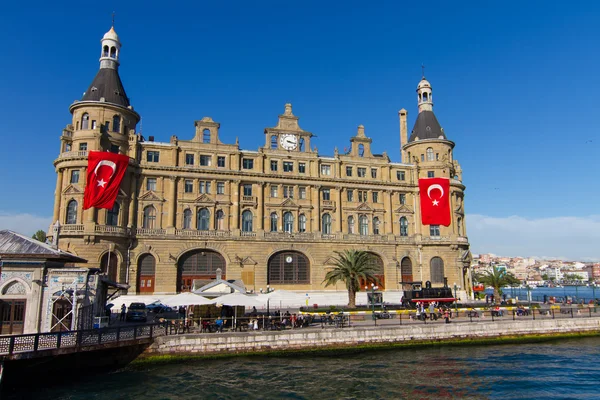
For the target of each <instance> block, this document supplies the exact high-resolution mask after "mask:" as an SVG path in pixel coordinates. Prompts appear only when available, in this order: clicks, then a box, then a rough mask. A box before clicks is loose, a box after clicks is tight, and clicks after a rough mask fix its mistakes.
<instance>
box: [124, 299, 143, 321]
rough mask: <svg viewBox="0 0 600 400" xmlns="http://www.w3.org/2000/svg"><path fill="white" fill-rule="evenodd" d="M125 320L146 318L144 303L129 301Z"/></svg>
mask: <svg viewBox="0 0 600 400" xmlns="http://www.w3.org/2000/svg"><path fill="white" fill-rule="evenodd" d="M125 320H126V321H127V322H129V321H142V322H146V321H147V320H148V311H147V310H146V305H145V304H144V303H131V304H130V305H129V308H128V309H127V314H126V316H125Z"/></svg>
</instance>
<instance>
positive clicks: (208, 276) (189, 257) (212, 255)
mask: <svg viewBox="0 0 600 400" xmlns="http://www.w3.org/2000/svg"><path fill="white" fill-rule="evenodd" d="M217 269H220V270H221V278H222V279H225V276H226V274H225V272H226V270H225V259H224V258H223V256H222V255H221V254H219V253H217V252H216V251H213V250H202V249H200V250H192V251H190V252H188V253H186V254H184V255H183V256H181V258H180V259H179V261H178V262H177V291H178V292H189V291H190V290H192V287H193V284H194V280H198V281H206V282H205V283H209V282H210V281H211V280H214V279H216V278H217ZM200 283H202V282H200Z"/></svg>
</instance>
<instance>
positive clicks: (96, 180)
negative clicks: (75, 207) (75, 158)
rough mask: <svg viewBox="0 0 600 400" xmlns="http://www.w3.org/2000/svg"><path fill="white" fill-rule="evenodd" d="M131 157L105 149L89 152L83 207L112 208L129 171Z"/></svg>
mask: <svg viewBox="0 0 600 400" xmlns="http://www.w3.org/2000/svg"><path fill="white" fill-rule="evenodd" d="M128 164H129V157H128V156H124V155H121V154H114V153H109V152H104V151H90V152H89V153H88V169H87V184H86V186H85V192H84V193H83V209H84V210H87V209H88V208H90V207H96V208H107V209H109V210H110V209H112V208H113V205H114V204H115V200H116V199H117V194H119V187H120V186H121V181H122V180H123V176H124V175H125V171H127V165H128Z"/></svg>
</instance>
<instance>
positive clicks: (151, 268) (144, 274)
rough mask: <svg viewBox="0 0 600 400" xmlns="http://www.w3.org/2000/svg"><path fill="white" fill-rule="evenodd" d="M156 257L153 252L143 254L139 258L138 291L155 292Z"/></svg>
mask: <svg viewBox="0 0 600 400" xmlns="http://www.w3.org/2000/svg"><path fill="white" fill-rule="evenodd" d="M155 273H156V259H155V258H154V256H153V255H152V254H143V255H141V256H140V258H139V260H138V292H154V274H155Z"/></svg>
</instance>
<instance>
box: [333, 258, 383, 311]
mask: <svg viewBox="0 0 600 400" xmlns="http://www.w3.org/2000/svg"><path fill="white" fill-rule="evenodd" d="M335 254H336V255H337V257H336V258H335V264H334V267H333V268H332V269H331V270H330V271H328V272H327V274H326V275H325V279H323V282H324V283H325V287H327V286H329V285H335V284H336V283H337V282H339V281H343V282H344V283H345V284H346V289H348V307H350V308H354V307H356V293H357V292H358V291H359V290H360V283H361V281H363V282H365V281H371V282H375V283H379V282H378V279H377V277H376V276H375V274H376V272H377V267H376V265H375V263H374V261H373V259H372V257H371V255H370V254H369V253H367V252H366V251H363V250H344V251H343V252H339V251H336V252H335Z"/></svg>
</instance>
